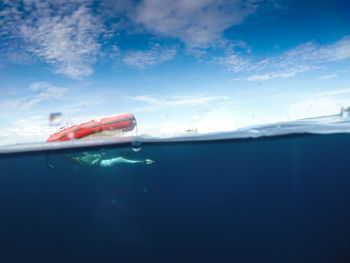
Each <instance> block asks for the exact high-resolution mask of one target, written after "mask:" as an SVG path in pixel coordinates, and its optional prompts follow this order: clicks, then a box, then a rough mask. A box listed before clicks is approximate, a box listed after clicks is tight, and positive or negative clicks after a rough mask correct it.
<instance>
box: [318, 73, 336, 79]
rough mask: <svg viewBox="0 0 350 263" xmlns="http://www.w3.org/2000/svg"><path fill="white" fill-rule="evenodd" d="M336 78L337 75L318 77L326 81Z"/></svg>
mask: <svg viewBox="0 0 350 263" xmlns="http://www.w3.org/2000/svg"><path fill="white" fill-rule="evenodd" d="M337 77H338V75H337V74H329V75H323V76H320V77H319V79H323V80H327V79H334V78H337Z"/></svg>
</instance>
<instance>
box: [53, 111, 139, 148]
mask: <svg viewBox="0 0 350 263" xmlns="http://www.w3.org/2000/svg"><path fill="white" fill-rule="evenodd" d="M135 126H136V120H135V117H134V115H132V114H130V113H125V114H121V115H116V116H112V117H106V118H102V119H100V120H92V121H89V122H86V123H83V124H79V125H74V126H72V127H69V128H67V129H64V130H61V131H59V132H57V133H55V134H52V135H51V136H50V137H49V138H48V139H47V142H58V141H69V140H72V139H80V138H83V137H86V136H88V135H92V134H96V133H100V132H103V131H115V130H117V131H118V130H119V131H122V132H126V131H131V130H133V129H134V128H135Z"/></svg>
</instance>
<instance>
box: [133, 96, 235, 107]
mask: <svg viewBox="0 0 350 263" xmlns="http://www.w3.org/2000/svg"><path fill="white" fill-rule="evenodd" d="M131 99H133V100H136V101H140V102H145V103H147V104H151V105H154V106H166V107H168V106H198V105H205V104H208V103H210V102H212V101H217V100H227V99H228V97H226V96H202V95H194V96H173V97H168V98H156V97H154V96H149V95H144V96H136V97H131Z"/></svg>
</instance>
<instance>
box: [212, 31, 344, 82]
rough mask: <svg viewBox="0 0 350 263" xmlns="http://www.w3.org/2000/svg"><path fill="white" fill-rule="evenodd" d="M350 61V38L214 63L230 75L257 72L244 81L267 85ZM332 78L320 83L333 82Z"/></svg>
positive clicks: (222, 58)
mask: <svg viewBox="0 0 350 263" xmlns="http://www.w3.org/2000/svg"><path fill="white" fill-rule="evenodd" d="M347 59H350V36H346V37H344V38H343V39H341V40H339V41H337V42H334V43H331V44H326V45H317V44H316V43H314V42H308V43H305V44H301V45H299V46H297V47H296V48H294V49H291V50H289V51H287V52H285V53H282V54H281V55H279V56H275V57H269V58H266V59H264V60H260V61H253V60H252V59H250V57H249V56H248V55H243V54H239V53H231V54H228V55H227V56H225V57H217V58H215V61H216V63H218V64H221V65H223V66H225V67H226V69H227V70H229V71H232V72H234V73H247V74H248V73H251V72H258V74H254V75H251V76H248V77H247V78H246V79H247V80H248V81H267V80H271V79H277V78H290V77H294V76H296V75H297V74H299V73H302V72H306V71H310V70H315V69H319V68H327V67H328V66H329V65H330V64H332V63H337V62H340V61H342V60H347ZM333 77H336V76H334V75H328V76H324V77H323V78H322V79H327V78H333Z"/></svg>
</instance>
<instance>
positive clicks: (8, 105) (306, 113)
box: [0, 0, 350, 145]
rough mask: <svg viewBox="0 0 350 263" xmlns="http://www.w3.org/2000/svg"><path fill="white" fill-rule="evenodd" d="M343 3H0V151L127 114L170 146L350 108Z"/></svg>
mask: <svg viewBox="0 0 350 263" xmlns="http://www.w3.org/2000/svg"><path fill="white" fill-rule="evenodd" d="M349 13H350V2H349V1H341V0H308V1H303V0H290V1H287V0H266V1H264V0H247V1H244V0H178V1H173V0H138V1H134V0H105V1H93V0H74V1H64V0H51V1H43V0H23V1H19V0H0V145H4V144H12V143H27V142H38V141H45V140H46V139H47V137H48V136H49V135H50V134H51V133H53V132H55V131H57V130H58V129H59V127H57V126H50V124H49V121H48V119H49V115H50V113H54V112H61V113H62V114H63V115H62V120H61V126H68V125H71V124H79V123H81V122H86V121H89V120H91V119H98V118H101V117H104V116H110V115H116V114H119V113H124V112H130V113H133V114H134V115H135V117H136V119H137V122H138V132H139V133H145V134H149V135H152V136H175V135H179V134H182V133H183V132H184V131H185V130H188V129H195V130H197V131H198V132H199V133H208V132H217V131H231V130H235V129H238V128H242V127H247V126H251V125H259V124H265V123H273V122H279V121H292V120H297V119H300V118H307V117H315V116H322V115H329V114H337V113H339V112H340V109H341V108H342V107H348V106H350V16H349V15H348V14H349Z"/></svg>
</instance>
